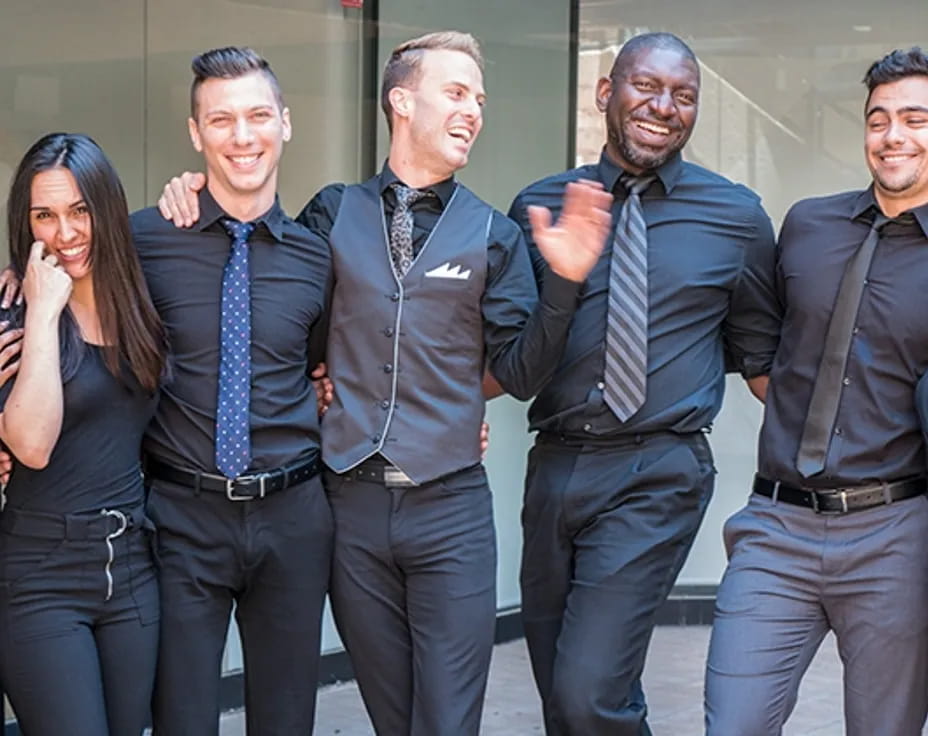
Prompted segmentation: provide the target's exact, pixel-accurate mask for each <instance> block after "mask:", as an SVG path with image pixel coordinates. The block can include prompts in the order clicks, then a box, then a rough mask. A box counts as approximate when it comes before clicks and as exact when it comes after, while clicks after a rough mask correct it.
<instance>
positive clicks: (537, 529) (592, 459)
mask: <svg viewBox="0 0 928 736" xmlns="http://www.w3.org/2000/svg"><path fill="white" fill-rule="evenodd" d="M714 477H715V469H714V467H713V464H712V456H711V452H710V450H709V446H708V442H707V441H706V438H705V436H704V435H703V434H701V433H696V434H692V435H675V434H671V433H661V434H656V435H650V436H644V437H637V438H630V439H629V440H627V441H624V442H618V443H616V444H615V445H612V446H608V447H602V446H592V445H577V444H572V443H570V442H567V441H562V440H560V439H558V438H557V437H551V436H550V435H540V436H539V438H538V441H537V442H536V444H535V446H534V447H533V448H532V450H531V453H530V454H529V463H528V473H527V477H526V487H525V505H524V508H523V514H522V525H523V532H524V546H523V556H522V573H521V583H522V616H523V620H524V623H525V635H526V641H527V643H528V647H529V654H530V657H531V661H532V669H533V672H534V675H535V681H536V684H537V686H538V690H539V692H540V694H541V698H542V703H543V707H544V716H545V728H546V732H547V733H548V735H549V736H640V735H642V734H649V733H650V731H649V729H648V727H647V724H646V721H645V716H646V713H647V709H646V707H645V704H644V696H643V693H642V691H641V688H640V677H641V673H642V670H643V669H644V661H645V655H646V653H647V648H648V644H649V642H650V638H651V632H652V630H653V628H654V619H655V614H656V612H657V609H658V608H659V607H660V605H661V604H662V603H663V602H664V600H665V599H666V597H667V595H668V594H669V592H670V589H671V586H672V585H673V582H674V580H675V579H676V577H677V574H678V573H679V572H680V568H681V567H682V566H683V562H684V561H685V559H686V555H687V553H688V551H689V548H690V546H691V544H692V542H693V538H694V537H695V535H696V531H697V529H698V527H699V523H700V521H701V520H702V517H703V514H704V513H705V510H706V506H707V504H708V502H709V498H710V496H711V494H712V487H713V483H714Z"/></svg>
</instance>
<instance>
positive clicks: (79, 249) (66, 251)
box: [58, 245, 87, 258]
mask: <svg viewBox="0 0 928 736" xmlns="http://www.w3.org/2000/svg"><path fill="white" fill-rule="evenodd" d="M85 250H87V246H86V245H76V246H74V247H73V248H59V249H58V254H59V255H62V256H64V257H65V258H74V257H75V256H79V255H81V253H83V252H84V251H85Z"/></svg>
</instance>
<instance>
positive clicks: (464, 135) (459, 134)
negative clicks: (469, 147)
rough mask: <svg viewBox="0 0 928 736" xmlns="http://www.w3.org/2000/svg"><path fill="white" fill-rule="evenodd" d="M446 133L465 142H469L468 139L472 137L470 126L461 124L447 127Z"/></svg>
mask: <svg viewBox="0 0 928 736" xmlns="http://www.w3.org/2000/svg"><path fill="white" fill-rule="evenodd" d="M448 135H450V136H451V137H453V138H460V139H461V140H462V141H464V142H465V143H470V140H471V138H472V137H473V133H472V132H471V130H470V128H465V127H463V126H455V127H453V128H449V129H448Z"/></svg>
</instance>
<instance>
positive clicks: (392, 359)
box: [164, 32, 611, 736]
mask: <svg viewBox="0 0 928 736" xmlns="http://www.w3.org/2000/svg"><path fill="white" fill-rule="evenodd" d="M484 99H485V94H484V90H483V73H482V58H481V55H480V49H479V47H478V45H477V42H476V41H475V40H474V38H473V37H472V36H470V35H468V34H463V33H456V32H441V33H433V34H428V35H426V36H423V37H421V38H418V39H414V40H412V41H409V42H407V43H404V44H402V45H400V46H398V47H397V48H396V49H395V50H394V51H393V53H392V54H391V56H390V59H389V61H388V62H387V65H386V69H385V70H384V79H383V88H382V99H381V102H382V106H383V109H384V113H385V114H386V117H387V122H388V125H389V127H390V131H391V142H390V154H389V159H388V161H387V162H386V164H385V165H384V167H383V170H382V171H381V172H380V173H379V174H378V175H377V176H375V177H373V178H372V179H370V180H368V181H366V182H364V183H363V184H358V185H354V186H344V185H341V184H337V185H331V186H328V187H326V188H325V189H323V190H322V191H321V192H319V194H317V195H316V196H315V197H314V198H313V200H312V201H311V202H310V203H309V204H308V205H307V206H306V208H305V209H304V210H303V212H301V213H300V215H299V217H298V218H297V220H298V221H299V222H302V223H303V224H305V225H306V226H307V227H309V228H310V230H312V231H314V232H315V233H317V234H318V235H320V236H321V237H323V238H325V239H326V240H327V241H328V242H329V245H330V247H331V250H332V258H333V286H332V292H331V309H330V311H329V316H330V321H329V334H328V343H327V350H326V360H327V364H328V375H329V377H330V378H331V380H332V382H333V383H334V386H335V393H334V400H333V401H332V404H331V406H330V407H329V409H328V412H327V413H326V415H325V419H324V421H323V429H322V431H323V436H324V443H323V459H324V461H325V464H326V465H327V466H328V468H329V471H328V472H327V473H326V478H325V483H326V488H327V493H328V497H329V501H330V504H331V506H332V512H333V516H334V518H335V527H336V534H335V540H336V541H335V551H334V560H333V568H332V581H331V589H330V597H331V600H332V607H333V611H334V613H335V621H336V623H337V625H338V629H339V632H340V634H341V636H342V640H343V641H344V643H345V646H346V648H347V649H348V652H349V654H350V655H351V659H352V664H353V665H354V671H355V675H356V676H357V680H358V684H359V686H360V689H361V694H362V696H363V698H364V702H365V705H366V706H367V709H368V712H369V714H370V717H371V720H372V721H373V724H374V728H375V729H376V731H377V733H378V734H379V735H380V736H396V735H398V734H404V735H408V736H469V735H476V734H477V732H478V729H479V726H480V715H481V710H482V706H483V696H484V690H485V686H486V679H487V673H488V668H489V662H490V653H491V650H492V644H493V634H494V623H495V615H496V541H495V531H494V525H493V507H492V499H491V496H490V489H489V486H488V485H487V479H486V474H485V472H484V469H483V466H482V464H481V462H480V460H481V458H480V425H481V422H482V419H483V413H484V399H483V394H482V378H483V375H484V367H485V366H488V367H489V370H490V371H491V372H492V373H493V375H494V376H496V378H497V379H498V381H499V382H500V383H501V384H502V385H503V387H504V388H505V389H506V390H507V391H508V392H510V393H512V394H513V395H515V396H517V397H520V398H523V399H526V398H529V397H531V396H533V395H534V394H536V393H537V392H538V391H539V390H540V389H541V387H542V386H543V385H544V384H545V383H546V382H547V380H548V379H549V378H550V377H551V374H552V373H553V372H554V369H555V367H556V365H557V364H558V362H559V360H560V356H561V352H562V350H563V348H564V344H565V341H566V338H567V331H568V327H569V325H570V322H571V318H572V317H573V314H574V310H575V308H576V304H577V299H578V293H579V289H580V284H581V283H582V282H583V280H584V278H585V277H586V275H587V273H588V272H589V271H590V269H591V268H592V267H593V265H594V264H595V263H596V261H597V259H598V257H599V254H600V252H601V251H602V247H603V242H604V239H605V237H606V234H607V232H608V228H609V212H608V208H609V205H610V203H611V197H610V196H609V195H608V194H606V193H605V192H603V191H602V188H601V187H599V186H594V185H591V184H589V183H576V184H574V185H573V186H572V187H571V188H570V189H568V191H567V192H566V198H565V202H564V205H563V212H562V214H561V217H560V218H559V220H558V222H557V223H556V225H554V226H552V225H551V223H550V216H549V213H548V212H547V211H546V210H545V209H544V208H536V209H533V210H532V213H531V218H532V226H533V233H534V237H535V241H536V243H537V245H538V249H539V251H540V253H542V254H543V258H544V259H546V261H547V264H548V265H546V266H544V267H543V269H544V271H545V273H546V279H545V285H544V288H543V289H542V292H541V296H540V299H539V295H538V291H537V287H536V285H535V280H534V277H533V274H532V265H531V263H530V261H529V258H528V252H527V250H526V248H525V243H524V241H523V238H522V234H521V232H520V230H519V228H518V227H517V226H516V225H515V224H514V223H513V222H511V221H510V220H508V219H507V218H506V217H505V216H504V215H503V214H501V213H499V212H497V211H495V210H494V209H493V208H492V207H490V206H489V205H488V204H486V203H485V202H483V201H481V200H480V199H479V198H477V197H476V196H475V195H474V194H473V193H471V192H470V190H468V189H467V188H466V187H464V186H463V185H461V184H460V183H458V182H456V181H455V179H454V173H455V172H456V171H457V170H458V169H460V168H462V167H463V166H464V165H465V164H466V163H467V158H468V154H469V151H470V148H471V146H472V145H473V143H474V141H475V140H476V138H477V135H478V134H479V132H480V128H481V125H482V110H481V108H482V106H483V104H484ZM174 184H175V185H176V190H177V192H178V193H179V196H178V197H177V199H178V200H179V201H180V202H181V204H183V205H184V206H187V205H189V204H191V203H190V202H189V201H185V200H189V193H188V192H187V191H186V189H187V186H188V184H192V182H190V180H189V178H188V177H185V178H184V180H183V182H182V180H175V181H174ZM165 196H166V198H168V197H170V198H171V199H174V197H173V195H172V193H171V187H169V188H167V189H166V192H165ZM164 209H165V211H166V212H167V211H168V210H169V208H168V207H167V205H166V206H165V207H164ZM172 214H173V216H174V218H175V221H177V222H182V223H183V222H190V221H191V217H190V213H189V212H188V213H181V212H179V211H176V210H175V211H174V212H173V213H172Z"/></svg>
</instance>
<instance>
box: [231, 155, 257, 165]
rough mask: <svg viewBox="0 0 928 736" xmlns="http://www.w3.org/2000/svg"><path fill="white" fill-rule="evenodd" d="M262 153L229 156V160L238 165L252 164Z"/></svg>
mask: <svg viewBox="0 0 928 736" xmlns="http://www.w3.org/2000/svg"><path fill="white" fill-rule="evenodd" d="M260 155H261V154H260V153H252V154H249V155H247V156H229V160H230V161H231V162H232V163H234V164H236V165H238V166H250V165H251V164H253V163H254V162H255V161H257V160H258V157H259V156H260Z"/></svg>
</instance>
